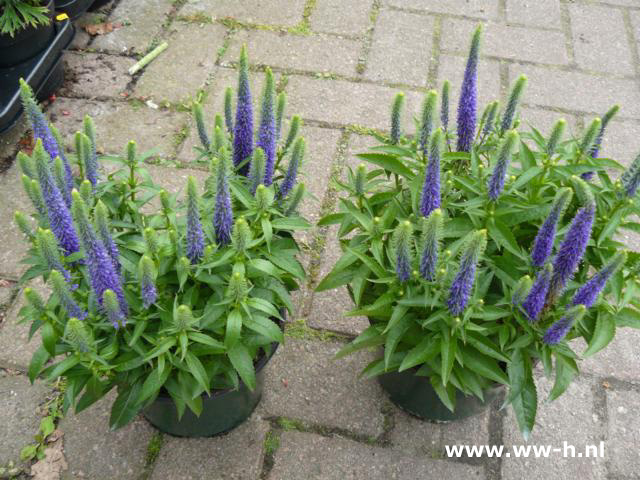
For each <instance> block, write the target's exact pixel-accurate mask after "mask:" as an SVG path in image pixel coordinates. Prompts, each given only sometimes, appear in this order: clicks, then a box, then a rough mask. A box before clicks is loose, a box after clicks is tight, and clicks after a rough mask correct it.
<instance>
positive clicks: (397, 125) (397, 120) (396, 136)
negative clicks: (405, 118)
mask: <svg viewBox="0 0 640 480" xmlns="http://www.w3.org/2000/svg"><path fill="white" fill-rule="evenodd" d="M403 106H404V93H398V94H397V95H396V97H395V99H394V100H393V106H392V108H391V144H392V145H396V144H397V143H398V142H399V141H400V137H401V136H402V108H403Z"/></svg>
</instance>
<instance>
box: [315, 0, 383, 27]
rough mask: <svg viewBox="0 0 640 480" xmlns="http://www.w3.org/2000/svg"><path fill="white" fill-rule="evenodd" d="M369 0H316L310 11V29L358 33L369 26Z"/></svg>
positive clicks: (370, 3)
mask: <svg viewBox="0 0 640 480" xmlns="http://www.w3.org/2000/svg"><path fill="white" fill-rule="evenodd" d="M372 3H373V2H372V1H371V0H351V1H350V2H349V7H348V8H344V1H343V0H317V1H316V4H315V7H314V9H313V12H312V13H311V29H312V30H315V31H319V32H331V33H342V34H351V35H360V34H362V33H364V32H365V31H366V29H367V28H368V27H369V24H370V20H369V12H370V11H371V5H372Z"/></svg>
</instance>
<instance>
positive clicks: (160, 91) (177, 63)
mask: <svg viewBox="0 0 640 480" xmlns="http://www.w3.org/2000/svg"><path fill="white" fill-rule="evenodd" d="M225 35H226V29H225V28H224V27H223V26H222V25H210V24H202V25H197V24H193V23H187V24H180V23H177V24H174V28H172V31H171V32H170V34H169V36H168V37H167V38H166V41H167V42H168V44H169V47H168V48H167V49H166V50H165V51H164V52H163V53H162V54H161V55H160V56H159V57H158V58H157V59H156V60H155V61H154V62H152V63H151V64H150V65H149V66H148V67H147V68H146V69H145V70H144V73H143V74H142V77H140V79H139V80H138V83H137V84H136V88H135V94H136V96H141V97H150V98H153V99H155V100H157V101H169V102H178V101H180V100H184V99H186V98H188V97H190V96H195V94H196V93H197V91H198V89H199V88H202V87H203V86H204V84H205V82H206V81H207V79H208V77H209V76H210V75H211V74H212V73H213V69H214V66H215V62H216V58H217V55H218V49H219V48H221V47H222V46H223V44H224V40H225ZM196 45H201V47H200V48H197V47H195V46H196Z"/></svg>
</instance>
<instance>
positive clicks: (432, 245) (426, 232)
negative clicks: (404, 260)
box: [420, 208, 442, 281]
mask: <svg viewBox="0 0 640 480" xmlns="http://www.w3.org/2000/svg"><path fill="white" fill-rule="evenodd" d="M441 236H442V211H441V210H440V209H439V208H437V209H435V210H434V211H433V212H431V215H429V218H427V219H424V220H423V224H422V257H421V258H420V276H421V277H422V278H424V279H425V280H428V281H433V280H435V278H436V267H437V265H438V250H439V248H440V237H441Z"/></svg>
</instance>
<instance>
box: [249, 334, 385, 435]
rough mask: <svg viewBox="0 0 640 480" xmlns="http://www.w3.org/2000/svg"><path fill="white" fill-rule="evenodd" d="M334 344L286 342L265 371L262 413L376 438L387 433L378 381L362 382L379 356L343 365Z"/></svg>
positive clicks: (358, 358)
mask: <svg viewBox="0 0 640 480" xmlns="http://www.w3.org/2000/svg"><path fill="white" fill-rule="evenodd" d="M341 347H342V344H339V343H335V342H318V341H312V340H301V339H297V338H293V337H291V336H287V337H285V344H284V345H281V346H280V347H279V348H278V351H277V352H276V354H275V355H274V357H273V358H272V360H271V362H270V365H269V367H268V369H267V370H266V378H265V386H264V393H263V398H262V403H261V405H260V407H259V408H260V411H261V412H265V415H270V416H284V417H290V418H294V419H299V420H302V421H304V422H310V423H312V424H320V425H322V426H325V427H331V428H336V429H344V430H348V431H350V432H353V433H355V434H358V435H363V436H366V437H371V438H376V437H377V436H378V435H380V434H381V433H382V431H383V424H384V419H383V416H382V412H381V410H382V405H383V396H382V391H381V388H380V386H379V385H378V384H377V382H376V381H375V380H364V379H360V378H358V374H359V373H360V372H361V370H362V369H363V368H364V367H365V366H366V365H367V364H368V363H369V362H370V361H372V360H373V359H375V354H373V353H370V352H359V353H356V354H353V355H349V356H347V357H346V358H343V359H341V360H335V359H334V355H335V354H336V353H337V352H338V350H339V349H340V348H341Z"/></svg>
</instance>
